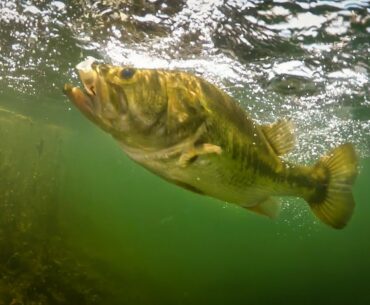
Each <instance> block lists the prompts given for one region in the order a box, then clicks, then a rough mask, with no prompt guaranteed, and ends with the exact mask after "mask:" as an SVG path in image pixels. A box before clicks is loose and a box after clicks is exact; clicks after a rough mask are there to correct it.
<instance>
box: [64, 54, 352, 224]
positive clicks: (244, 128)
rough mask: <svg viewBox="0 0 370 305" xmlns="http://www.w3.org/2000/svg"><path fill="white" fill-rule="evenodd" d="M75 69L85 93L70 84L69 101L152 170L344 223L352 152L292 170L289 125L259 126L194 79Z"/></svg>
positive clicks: (86, 66)
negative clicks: (296, 202)
mask: <svg viewBox="0 0 370 305" xmlns="http://www.w3.org/2000/svg"><path fill="white" fill-rule="evenodd" d="M77 69H78V72H79V75H80V78H81V81H82V83H83V85H84V89H80V88H78V87H74V86H72V85H70V84H66V85H65V86H64V92H65V93H66V95H67V96H68V97H69V98H70V100H71V101H72V102H73V103H74V104H75V105H76V106H77V108H78V109H80V110H81V111H82V113H83V114H84V115H85V116H86V117H88V118H89V119H90V120H91V121H92V122H94V123H95V124H97V125H98V126H99V127H100V128H102V129H103V130H105V131H106V132H108V133H109V134H111V135H112V136H113V137H114V138H115V139H116V140H117V141H118V142H119V143H120V145H121V146H122V148H123V150H124V151H125V152H126V154H127V155H128V156H129V157H130V158H131V159H133V160H134V161H136V162H137V163H139V164H141V165H142V166H144V167H145V168H147V169H148V170H150V171H151V172H153V173H155V174H157V175H159V176H161V177H162V178H164V179H166V180H168V181H170V182H172V183H174V184H177V185H179V186H181V187H183V188H186V189H188V190H190V191H193V192H196V193H199V194H204V195H208V196H211V197H214V198H217V199H220V200H222V201H227V202H229V203H235V204H238V205H239V206H241V207H244V208H246V209H248V210H250V211H253V212H256V213H259V214H263V215H266V216H269V217H271V218H274V217H276V216H277V215H278V212H279V209H280V204H279V202H278V201H277V200H276V199H274V198H273V197H275V196H296V197H301V198H303V199H304V200H305V201H306V202H307V203H308V204H309V206H310V207H311V210H312V211H313V213H314V214H315V215H316V216H317V217H318V218H319V219H320V220H321V221H323V222H324V223H325V224H327V225H329V226H331V227H333V228H337V229H339V228H343V227H344V226H345V225H346V224H347V222H348V221H349V219H350V217H351V215H352V212H353V209H354V206H355V203H354V199H353V196H352V190H351V189H352V184H353V183H354V180H355V177H356V176H357V167H358V166H357V157H356V153H355V150H354V148H353V146H352V145H351V144H349V143H347V144H343V145H341V146H339V147H337V148H335V149H334V150H332V151H331V152H329V154H327V155H326V156H323V157H321V158H320V159H319V160H318V162H317V163H316V164H314V165H312V166H303V165H297V164H293V163H290V162H287V161H285V160H284V159H282V158H281V156H283V155H284V154H286V153H288V152H289V151H291V149H292V148H293V146H294V144H295V143H294V142H295V141H294V134H293V129H292V123H291V122H290V121H289V120H284V119H281V120H278V121H277V122H276V123H274V124H270V125H259V124H257V123H256V122H255V121H253V120H252V118H251V117H250V115H249V114H247V113H246V112H245V111H244V110H243V109H242V108H241V107H240V106H239V104H238V102H236V101H235V100H233V99H232V98H231V97H230V96H228V95H227V94H226V93H224V92H223V91H221V90H220V89H218V88H217V87H215V86H214V85H212V84H211V83H209V82H207V81H206V80H204V79H202V78H200V77H197V76H195V75H192V74H189V73H185V72H180V71H167V70H155V69H135V68H133V67H120V66H112V65H107V64H97V63H96V62H93V60H91V59H89V60H86V61H84V62H82V63H80V64H79V65H77Z"/></svg>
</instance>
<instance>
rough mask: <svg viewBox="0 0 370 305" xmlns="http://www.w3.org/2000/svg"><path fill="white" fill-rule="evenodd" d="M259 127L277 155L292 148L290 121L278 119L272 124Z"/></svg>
mask: <svg viewBox="0 0 370 305" xmlns="http://www.w3.org/2000/svg"><path fill="white" fill-rule="evenodd" d="M261 127H262V131H263V133H264V134H265V137H266V139H267V141H268V142H269V143H270V145H271V147H272V149H273V150H274V151H275V153H276V154H277V155H278V156H281V155H284V154H286V153H288V152H290V151H291V150H292V149H293V148H294V144H295V136H294V131H293V129H294V128H293V127H294V125H293V123H292V122H291V121H289V120H278V121H277V122H275V123H273V124H270V125H262V126H261Z"/></svg>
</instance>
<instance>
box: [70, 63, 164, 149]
mask: <svg viewBox="0 0 370 305" xmlns="http://www.w3.org/2000/svg"><path fill="white" fill-rule="evenodd" d="M76 68H77V70H78V73H79V76H80V79H81V82H82V84H83V89H81V88H78V87H74V86H72V85H70V84H66V85H65V86H64V92H65V93H66V95H67V96H68V97H69V99H70V100H71V101H72V102H73V103H74V104H75V105H76V106H77V108H78V109H79V110H80V111H81V112H82V113H83V114H84V115H85V116H86V117H87V118H89V119H90V120H91V121H93V122H94V123H95V124H97V125H99V126H100V127H101V128H102V129H103V130H105V131H107V132H109V133H110V134H111V135H112V136H114V137H115V138H117V139H118V140H120V141H121V142H132V143H137V144H138V145H139V144H140V142H143V143H146V144H147V143H148V140H149V139H150V140H152V141H155V140H156V139H155V136H154V135H155V134H158V133H160V131H161V130H162V129H163V124H162V119H164V114H165V110H166V107H167V97H166V94H165V92H166V91H165V80H164V78H163V77H161V75H160V72H158V71H157V70H151V69H135V68H133V67H131V66H123V67H121V66H113V65H108V64H99V63H96V61H94V60H93V59H91V58H89V59H87V60H85V61H84V62H82V63H80V64H78V65H77V66H76Z"/></svg>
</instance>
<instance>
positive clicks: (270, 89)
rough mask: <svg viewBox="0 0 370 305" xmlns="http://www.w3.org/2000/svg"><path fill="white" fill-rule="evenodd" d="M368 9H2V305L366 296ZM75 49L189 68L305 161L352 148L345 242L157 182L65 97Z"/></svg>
mask: <svg viewBox="0 0 370 305" xmlns="http://www.w3.org/2000/svg"><path fill="white" fill-rule="evenodd" d="M369 7H370V4H369V2H368V1H340V2H339V1H318V2H312V3H311V4H309V3H308V2H303V1H302V2H294V3H293V2H289V1H278V2H275V3H273V2H263V1H253V2H252V1H227V2H225V3H224V2H223V1H197V2H195V1H177V2H176V3H173V2H170V1H112V0H111V1H108V0H107V1H36V0H34V1H0V140H1V145H0V304H1V305H10V304H12V305H16V304H17V305H18V304H27V305H28V304H30V305H33V304H40V305H41V304H42V305H44V304H45V305H46V304H48V305H50V304H51V305H59V304H63V305H64V304H68V305H84V304H89V305H94V304H104V305H106V304H116V305H122V304H297V303H299V304H310V305H311V304H317V303H322V304H336V305H337V304H367V303H369V302H370V293H369V284H370V221H369V215H370V205H369V199H368V198H369V196H370V191H369V186H368V185H369V181H370V108H369V106H370V102H369V71H370V69H369V65H370V62H369V48H370V45H369V41H370V39H369V37H370V29H369V27H370V24H369V17H368V16H369V12H370V11H369ZM87 55H93V56H95V57H98V58H101V59H103V60H105V61H107V62H113V63H117V64H127V63H129V64H133V65H134V66H138V67H141V66H144V67H147V66H148V67H154V68H155V67H165V68H170V69H184V70H187V71H192V72H194V73H197V74H199V75H202V76H203V77H205V78H207V79H209V80H210V81H212V82H214V83H216V84H217V85H219V86H220V87H222V88H224V89H225V90H226V91H228V92H229V93H230V94H231V95H233V96H234V97H235V98H237V99H238V100H239V101H240V103H241V104H242V105H243V107H244V108H245V109H246V110H248V111H249V112H251V114H252V115H253V117H254V118H256V119H257V120H259V121H260V122H272V121H274V120H276V119H277V118H279V117H283V116H284V117H286V116H288V117H291V118H292V119H293V120H294V121H295V123H296V125H297V140H298V145H297V148H296V150H295V151H294V152H293V153H292V154H291V155H289V156H288V157H289V158H290V159H291V160H295V161H297V162H302V163H309V162H313V161H314V160H315V159H317V157H318V156H319V155H321V154H322V153H324V152H326V151H327V150H329V149H330V148H332V147H334V146H337V145H338V144H340V143H344V142H346V141H351V142H353V143H354V144H355V145H356V148H357V150H358V152H359V155H360V157H361V172H360V175H359V177H358V179H357V181H356V184H355V187H354V196H355V200H356V204H357V205H356V210H355V213H354V216H353V218H352V220H351V222H350V223H349V225H348V227H346V228H345V229H344V230H342V231H335V230H332V229H330V228H327V227H325V226H323V225H322V224H320V223H318V222H317V221H316V220H315V218H314V217H313V215H312V214H311V213H310V211H309V210H308V207H307V206H306V204H305V203H304V202H303V201H301V200H298V199H294V198H290V199H284V200H283V202H284V208H283V211H282V213H281V216H280V218H279V219H278V220H277V221H270V220H268V219H265V218H263V217H259V216H256V215H254V214H251V213H248V212H247V211H245V210H244V209H241V208H238V207H237V206H234V205H230V204H227V203H223V202H219V201H216V200H214V199H210V198H207V197H202V196H199V195H197V194H193V193H190V192H187V191H185V190H182V189H180V188H178V187H176V186H173V185H170V184H168V183H166V182H164V181H162V180H161V179H160V178H158V177H156V176H154V175H152V174H150V173H148V172H147V171H146V170H144V169H143V168H141V167H139V166H138V165H136V164H134V163H133V162H131V161H130V160H129V159H128V158H127V157H126V156H125V155H124V154H123V153H122V152H121V150H120V148H119V147H118V145H117V144H116V143H115V141H114V140H113V139H111V138H110V136H108V135H107V134H105V133H104V132H102V131H100V130H99V129H98V128H97V127H96V126H94V125H93V124H91V123H90V122H88V121H87V120H86V119H85V118H84V117H83V116H82V115H81V114H80V113H79V112H78V111H77V110H76V109H75V108H74V107H73V105H72V104H71V103H70V102H69V101H68V100H67V99H66V98H65V97H64V96H63V95H62V93H61V87H62V86H63V84H64V82H66V81H69V82H73V83H77V82H78V80H77V76H76V74H75V72H74V66H75V65H76V64H77V63H78V62H79V61H81V60H82V59H84V58H85V57H86V56H87Z"/></svg>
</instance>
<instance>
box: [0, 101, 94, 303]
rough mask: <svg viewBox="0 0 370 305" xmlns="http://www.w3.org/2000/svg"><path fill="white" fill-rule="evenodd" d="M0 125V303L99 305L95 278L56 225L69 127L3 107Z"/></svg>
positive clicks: (57, 224)
mask: <svg viewBox="0 0 370 305" xmlns="http://www.w3.org/2000/svg"><path fill="white" fill-rule="evenodd" d="M0 126H1V128H0V138H1V142H2V146H1V148H0V173H1V175H0V211H1V213H0V249H1V250H0V304H1V305H9V304H12V305H26V304H27V305H32V304H38V305H47V304H48V305H49V304H50V305H57V304H60V305H61V304H66V305H67V304H71V303H72V304H81V305H83V304H89V305H91V304H98V303H97V302H99V300H100V299H99V298H100V296H99V289H98V288H97V285H98V284H99V281H98V280H97V279H96V278H94V276H93V275H92V274H88V270H89V269H88V268H87V266H86V265H84V263H83V262H81V261H80V260H79V259H78V258H77V257H76V256H75V255H74V254H73V253H71V252H70V251H69V250H67V248H66V246H65V240H63V236H62V235H61V234H62V232H61V231H60V227H59V223H60V220H59V219H58V217H59V215H60V213H59V209H61V208H62V202H61V199H60V193H59V192H60V184H61V182H62V181H63V168H62V160H63V158H62V155H61V154H62V152H61V149H62V144H63V140H65V139H66V137H67V131H66V130H65V129H63V128H62V127H60V126H52V125H47V124H45V123H41V122H37V121H35V120H33V119H31V118H30V117H28V116H25V115H23V114H20V113H16V112H14V111H10V110H7V109H5V108H0ZM20 139H27V141H20ZM94 287H95V288H94Z"/></svg>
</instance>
